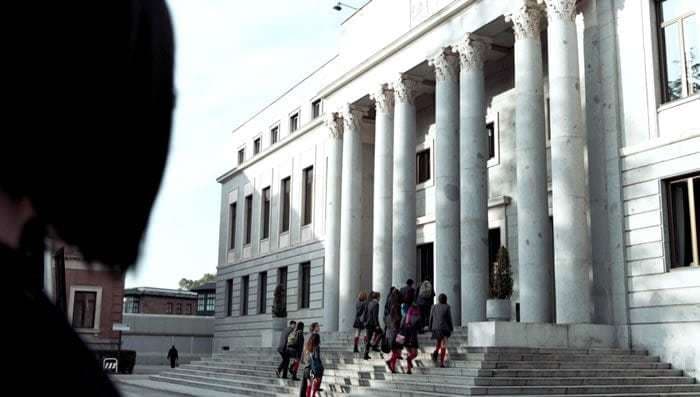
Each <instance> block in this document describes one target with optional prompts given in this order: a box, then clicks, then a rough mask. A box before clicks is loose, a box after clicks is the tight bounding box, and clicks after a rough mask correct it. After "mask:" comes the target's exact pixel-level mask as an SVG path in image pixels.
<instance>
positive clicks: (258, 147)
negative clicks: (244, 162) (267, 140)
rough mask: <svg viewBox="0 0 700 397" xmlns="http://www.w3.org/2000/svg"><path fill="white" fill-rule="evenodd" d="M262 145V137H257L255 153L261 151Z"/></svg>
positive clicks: (254, 144)
mask: <svg viewBox="0 0 700 397" xmlns="http://www.w3.org/2000/svg"><path fill="white" fill-rule="evenodd" d="M261 146H262V143H261V139H260V138H256V139H255V140H254V141H253V154H258V153H260V149H261Z"/></svg>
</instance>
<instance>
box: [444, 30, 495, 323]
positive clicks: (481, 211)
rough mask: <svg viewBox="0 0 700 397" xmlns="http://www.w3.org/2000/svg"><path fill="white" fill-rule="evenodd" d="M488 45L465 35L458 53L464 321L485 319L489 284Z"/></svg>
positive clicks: (456, 46) (457, 45)
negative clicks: (485, 74) (485, 63)
mask: <svg viewBox="0 0 700 397" xmlns="http://www.w3.org/2000/svg"><path fill="white" fill-rule="evenodd" d="M489 48H490V45H489V44H487V43H486V42H485V41H483V40H481V39H479V38H477V37H475V36H474V35H472V34H469V33H467V34H466V35H465V36H464V38H463V39H462V40H461V41H460V42H459V43H457V44H456V45H455V46H453V49H454V50H455V51H457V52H458V53H459V59H460V67H461V70H460V74H459V78H460V81H459V84H460V85H459V88H460V92H459V98H460V99H459V114H460V118H459V152H460V153H459V154H460V156H459V168H460V251H461V256H462V264H461V278H462V324H467V323H468V322H470V321H484V320H486V299H488V286H489V277H488V275H489V250H488V248H489V225H488V173H487V170H486V161H487V160H488V157H489V153H488V142H487V138H488V137H487V134H486V98H485V97H486V94H485V88H484V60H485V57H486V54H487V52H488V50H489Z"/></svg>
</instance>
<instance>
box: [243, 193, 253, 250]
mask: <svg viewBox="0 0 700 397" xmlns="http://www.w3.org/2000/svg"><path fill="white" fill-rule="evenodd" d="M243 210H244V214H243V215H244V218H243V224H244V228H243V246H244V247H247V246H249V245H251V244H252V242H253V194H252V193H251V194H248V195H246V196H245V198H244V209H243Z"/></svg>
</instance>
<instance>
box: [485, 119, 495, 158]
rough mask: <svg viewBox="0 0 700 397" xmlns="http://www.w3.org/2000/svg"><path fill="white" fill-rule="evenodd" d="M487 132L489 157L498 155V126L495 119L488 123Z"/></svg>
mask: <svg viewBox="0 0 700 397" xmlns="http://www.w3.org/2000/svg"><path fill="white" fill-rule="evenodd" d="M486 133H487V134H488V145H489V159H492V158H494V157H496V126H495V125H494V123H493V121H492V122H490V123H486Z"/></svg>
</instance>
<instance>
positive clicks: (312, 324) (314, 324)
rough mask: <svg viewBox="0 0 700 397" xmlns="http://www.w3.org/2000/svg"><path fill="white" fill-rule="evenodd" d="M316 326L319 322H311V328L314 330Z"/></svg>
mask: <svg viewBox="0 0 700 397" xmlns="http://www.w3.org/2000/svg"><path fill="white" fill-rule="evenodd" d="M316 327H318V323H316V322H314V323H311V327H309V330H311V331H313V330H314V328H316Z"/></svg>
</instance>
